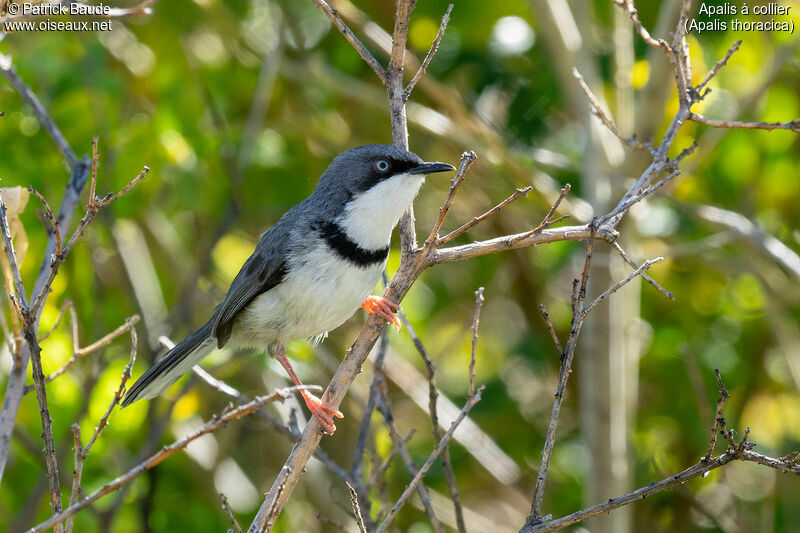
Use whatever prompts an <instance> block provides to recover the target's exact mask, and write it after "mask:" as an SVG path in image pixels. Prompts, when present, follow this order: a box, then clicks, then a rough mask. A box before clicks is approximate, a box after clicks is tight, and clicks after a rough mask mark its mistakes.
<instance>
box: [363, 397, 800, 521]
mask: <svg viewBox="0 0 800 533" xmlns="http://www.w3.org/2000/svg"><path fill="white" fill-rule="evenodd" d="M484 388H485V387H483V386H481V388H480V389H478V392H477V393H476V394H475V396H473V397H472V398H470V399H468V400H467V403H466V404H465V405H464V408H463V409H461V412H460V413H459V414H458V417H457V418H456V419H455V420H454V421H453V423H452V424H451V425H450V429H448V430H447V433H445V434H444V436H443V437H442V439H441V440H440V441H439V442H438V443H437V444H436V447H435V448H434V449H433V451H432V452H431V454H430V455H429V456H428V459H427V460H426V461H425V463H424V464H423V465H422V468H420V469H419V472H417V475H416V476H414V479H412V480H411V483H409V484H408V485H407V486H406V488H405V490H404V491H403V494H402V495H401V496H400V498H399V499H398V500H397V502H396V503H395V504H394V506H392V509H391V510H390V511H389V514H388V515H386V518H384V519H383V522H381V524H380V525H379V526H378V529H376V530H375V533H381V532H382V531H385V530H386V528H387V527H388V526H389V524H390V523H391V522H392V520H394V518H395V517H396V516H397V513H398V512H399V511H400V509H401V508H402V507H403V505H405V503H406V502H407V501H408V499H409V498H410V497H411V493H412V492H414V489H415V488H416V486H417V485H418V484H419V483H420V482H421V481H422V478H423V477H424V476H425V474H427V472H428V470H430V468H431V465H433V462H434V461H435V460H436V458H437V457H439V454H440V453H442V450H443V449H444V448H445V446H447V443H448V442H450V439H451V438H452V437H453V433H455V431H456V429H458V425H459V424H460V423H461V421H462V420H464V418H465V417H466V416H467V414H469V412H470V410H471V409H472V408H473V407H475V404H477V403H478V402H479V401H480V400H481V395H482V394H483V391H484ZM798 468H800V467H798Z"/></svg>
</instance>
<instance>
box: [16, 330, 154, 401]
mask: <svg viewBox="0 0 800 533" xmlns="http://www.w3.org/2000/svg"><path fill="white" fill-rule="evenodd" d="M72 320H73V328H74V329H73V343H74V344H75V346H77V342H78V338H77V318H76V317H75V316H73V317H72ZM139 320H140V317H139V315H133V316H131V317H128V318H126V319H125V323H124V324H122V325H121V326H119V327H118V328H117V329H115V330H114V331H112V332H110V333H107V334H106V335H104V336H103V337H102V338H100V339H98V340H97V341H95V342H93V343H92V344H90V345H89V346H86V347H84V348H79V349H74V348H73V352H72V356H70V358H69V359H68V360H67V362H66V363H64V366H62V367H61V368H59V369H58V370H56V371H54V372H52V373H50V374H48V375H47V376H45V378H44V382H45V383H50V382H51V381H53V380H54V379H56V378H57V377H58V376H60V375H62V374H63V373H64V372H66V371H67V370H69V369H70V367H71V366H72V365H74V364H75V363H77V362H78V361H79V360H81V359H82V358H83V357H85V356H87V355H89V354H90V353H92V352H94V351H96V350H98V349H100V348H103V347H105V346H107V345H109V344H111V342H112V341H113V340H114V339H116V338H117V337H119V336H121V335H123V334H124V333H125V332H127V331H129V330H132V329H133V326H135V325H136V324H138V323H139ZM49 334H50V333H49V332H48V335H49ZM45 338H46V335H45V336H44V337H40V338H39V342H42V341H43V340H44V339H45ZM32 390H33V386H32V385H27V386H26V387H25V391H24V394H28V393H29V392H30V391H32Z"/></svg>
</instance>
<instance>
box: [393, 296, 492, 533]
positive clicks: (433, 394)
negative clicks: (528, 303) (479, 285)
mask: <svg viewBox="0 0 800 533" xmlns="http://www.w3.org/2000/svg"><path fill="white" fill-rule="evenodd" d="M479 290H481V291H482V289H479ZM476 295H477V293H476ZM478 310H479V308H477V307H476V311H478ZM400 316H401V319H402V320H403V322H404V323H405V325H406V331H407V332H408V335H409V336H410V337H411V340H412V341H413V342H414V347H415V348H416V349H417V351H418V352H419V354H420V355H421V356H422V360H423V362H424V363H425V368H426V370H427V374H428V410H429V412H430V416H431V429H432V432H433V440H434V442H439V441H440V440H441V439H442V429H441V428H440V427H439V409H438V403H439V391H438V390H437V388H436V365H434V364H433V361H432V360H431V358H430V356H429V355H428V350H427V349H426V348H425V345H424V344H423V343H422V340H421V339H420V338H419V336H418V335H417V332H416V331H414V328H413V327H412V326H411V324H410V323H409V322H408V320H407V319H406V316H405V314H404V313H401V314H400ZM475 320H477V316H476V319H475ZM474 340H475V341H477V338H474ZM473 346H474V344H473ZM472 353H473V359H472V361H473V362H472V364H471V365H470V395H469V397H472V395H473V394H472V393H473V391H472V386H473V383H474V379H473V373H474V369H475V363H474V361H475V359H474V354H475V351H474V348H473V352H472ZM442 470H443V471H444V474H445V481H446V482H447V489H448V491H449V492H450V498H451V499H452V501H453V507H454V511H455V517H456V524H457V525H458V531H459V532H460V533H466V526H465V525H464V511H463V509H462V507H461V495H460V494H459V492H458V485H457V483H456V475H455V472H453V464H452V462H451V461H450V448H449V447H447V446H445V447H444V449H443V450H442Z"/></svg>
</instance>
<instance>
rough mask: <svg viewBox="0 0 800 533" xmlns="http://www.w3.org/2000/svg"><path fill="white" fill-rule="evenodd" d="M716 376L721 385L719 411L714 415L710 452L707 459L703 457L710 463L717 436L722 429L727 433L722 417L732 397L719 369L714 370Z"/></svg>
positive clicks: (709, 444)
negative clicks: (728, 400)
mask: <svg viewBox="0 0 800 533" xmlns="http://www.w3.org/2000/svg"><path fill="white" fill-rule="evenodd" d="M714 374H715V375H716V376H717V383H718V384H719V398H718V399H717V409H716V411H715V414H714V425H713V426H712V427H711V439H710V440H709V441H708V451H707V452H706V455H705V457H703V461H704V462H708V461H710V460H711V456H712V455H713V454H714V447H715V446H716V444H717V435H718V434H719V429H720V427H722V430H723V431H725V426H724V424H725V419H724V418H723V417H722V409H723V408H724V407H725V401H726V400H727V399H728V398H729V397H730V394H728V389H726V388H725V385H724V384H723V383H722V376H720V374H719V369H714Z"/></svg>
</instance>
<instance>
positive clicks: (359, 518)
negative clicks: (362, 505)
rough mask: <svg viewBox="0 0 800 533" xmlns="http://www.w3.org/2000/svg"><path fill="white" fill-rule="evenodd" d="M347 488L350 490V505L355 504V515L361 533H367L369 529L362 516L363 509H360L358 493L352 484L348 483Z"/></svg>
mask: <svg viewBox="0 0 800 533" xmlns="http://www.w3.org/2000/svg"><path fill="white" fill-rule="evenodd" d="M347 488H348V489H349V490H350V503H352V504H353V515H354V516H355V518H356V525H357V526H358V531H359V532H360V533H367V527H366V526H365V525H364V518H363V517H362V516H361V509H359V507H358V493H357V492H356V489H354V488H353V486H352V485H351V484H350V483H347Z"/></svg>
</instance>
